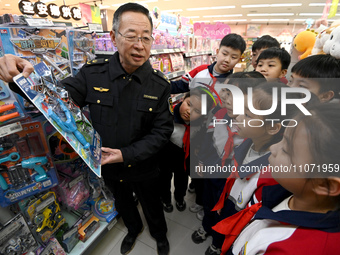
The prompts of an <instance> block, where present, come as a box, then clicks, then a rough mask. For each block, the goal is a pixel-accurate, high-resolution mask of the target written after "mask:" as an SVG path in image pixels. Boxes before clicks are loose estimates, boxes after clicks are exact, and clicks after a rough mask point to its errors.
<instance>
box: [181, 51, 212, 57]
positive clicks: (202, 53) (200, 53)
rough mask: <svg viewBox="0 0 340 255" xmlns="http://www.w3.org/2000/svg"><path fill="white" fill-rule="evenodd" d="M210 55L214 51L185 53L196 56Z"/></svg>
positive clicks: (185, 55)
mask: <svg viewBox="0 0 340 255" xmlns="http://www.w3.org/2000/svg"><path fill="white" fill-rule="evenodd" d="M207 54H208V55H210V54H212V51H210V50H209V51H199V52H190V53H184V57H195V56H199V55H207Z"/></svg>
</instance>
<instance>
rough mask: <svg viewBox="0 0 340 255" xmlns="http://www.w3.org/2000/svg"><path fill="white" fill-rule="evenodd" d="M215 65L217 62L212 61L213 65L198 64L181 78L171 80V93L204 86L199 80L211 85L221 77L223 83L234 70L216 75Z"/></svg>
mask: <svg viewBox="0 0 340 255" xmlns="http://www.w3.org/2000/svg"><path fill="white" fill-rule="evenodd" d="M215 65H216V62H214V63H212V64H211V65H201V66H198V67H196V68H195V69H193V70H191V71H190V72H188V73H186V74H184V75H183V76H182V79H181V80H178V81H171V94H178V93H183V92H187V91H189V89H192V88H195V87H198V86H204V85H202V84H200V83H198V82H202V83H204V84H207V85H208V86H211V85H212V84H214V82H216V79H221V82H222V83H223V81H224V79H225V78H227V77H228V76H229V75H230V74H232V73H233V70H230V71H229V72H227V73H224V74H222V75H220V76H217V77H214V76H213V70H214V66H215ZM189 85H190V86H189Z"/></svg>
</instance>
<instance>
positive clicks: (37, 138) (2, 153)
mask: <svg viewBox="0 0 340 255" xmlns="http://www.w3.org/2000/svg"><path fill="white" fill-rule="evenodd" d="M3 129H7V130H8V132H7V133H8V134H7V135H6V136H3V137H1V138H0V169H1V171H0V205H1V206H7V205H10V204H13V203H15V202H17V201H19V200H21V199H23V198H25V197H28V196H31V195H33V194H36V193H39V192H41V191H43V190H47V189H49V188H51V187H53V186H55V185H57V183H58V179H57V175H56V172H55V169H54V167H53V162H52V160H51V157H50V153H49V149H48V146H47V142H46V139H45V134H44V131H43V128H42V125H41V123H40V122H38V121H35V122H28V123H22V124H21V123H20V122H16V123H12V124H9V125H7V126H5V127H3ZM2 131H4V130H2Z"/></svg>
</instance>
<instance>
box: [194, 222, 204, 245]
mask: <svg viewBox="0 0 340 255" xmlns="http://www.w3.org/2000/svg"><path fill="white" fill-rule="evenodd" d="M207 236H208V233H207V232H205V230H204V228H203V227H202V226H201V227H200V228H199V229H198V230H196V231H195V232H194V233H192V235H191V239H192V241H193V242H194V243H196V244H200V243H203V242H204V241H205V240H207Z"/></svg>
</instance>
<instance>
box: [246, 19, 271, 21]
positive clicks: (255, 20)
mask: <svg viewBox="0 0 340 255" xmlns="http://www.w3.org/2000/svg"><path fill="white" fill-rule="evenodd" d="M250 21H269V19H251V20H250Z"/></svg>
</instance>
